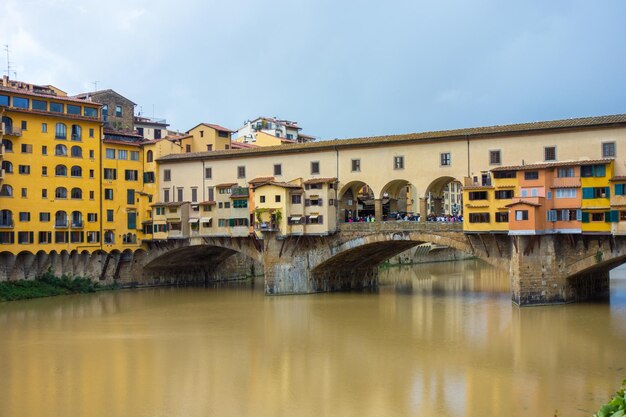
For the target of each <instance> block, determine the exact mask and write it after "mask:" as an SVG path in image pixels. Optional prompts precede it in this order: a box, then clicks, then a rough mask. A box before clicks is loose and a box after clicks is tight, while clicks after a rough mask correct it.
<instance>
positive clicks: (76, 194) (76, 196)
mask: <svg viewBox="0 0 626 417" xmlns="http://www.w3.org/2000/svg"><path fill="white" fill-rule="evenodd" d="M71 197H72V199H73V200H82V199H83V190H81V189H80V188H72V191H71Z"/></svg>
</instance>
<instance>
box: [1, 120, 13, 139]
mask: <svg viewBox="0 0 626 417" xmlns="http://www.w3.org/2000/svg"><path fill="white" fill-rule="evenodd" d="M2 124H4V133H6V134H7V135H10V134H11V133H13V119H11V118H10V117H7V116H2Z"/></svg>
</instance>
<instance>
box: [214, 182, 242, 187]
mask: <svg viewBox="0 0 626 417" xmlns="http://www.w3.org/2000/svg"><path fill="white" fill-rule="evenodd" d="M233 185H238V184H237V183H236V182H226V183H223V184H217V185H216V186H215V188H230V187H232V186H233Z"/></svg>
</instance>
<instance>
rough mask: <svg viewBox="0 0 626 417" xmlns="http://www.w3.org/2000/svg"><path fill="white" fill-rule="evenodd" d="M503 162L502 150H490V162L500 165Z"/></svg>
mask: <svg viewBox="0 0 626 417" xmlns="http://www.w3.org/2000/svg"><path fill="white" fill-rule="evenodd" d="M501 163H502V158H501V154H500V150H496V151H489V164H490V165H500V164H501ZM496 217H497V215H496ZM496 221H498V220H497V218H496Z"/></svg>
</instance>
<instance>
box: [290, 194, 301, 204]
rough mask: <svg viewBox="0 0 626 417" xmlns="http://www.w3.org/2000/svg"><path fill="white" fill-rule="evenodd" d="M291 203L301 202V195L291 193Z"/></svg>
mask: <svg viewBox="0 0 626 417" xmlns="http://www.w3.org/2000/svg"><path fill="white" fill-rule="evenodd" d="M291 204H302V195H300V194H293V195H292V196H291Z"/></svg>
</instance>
